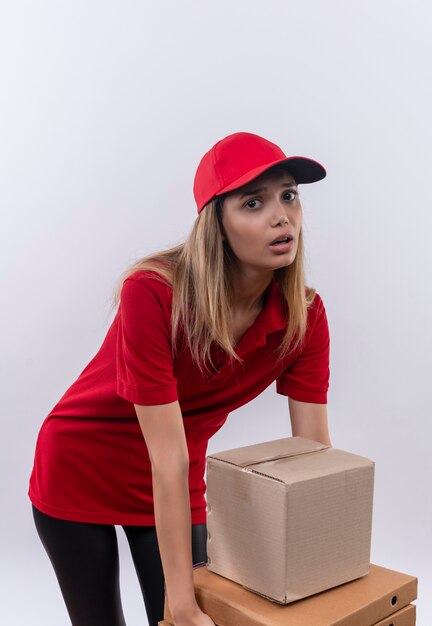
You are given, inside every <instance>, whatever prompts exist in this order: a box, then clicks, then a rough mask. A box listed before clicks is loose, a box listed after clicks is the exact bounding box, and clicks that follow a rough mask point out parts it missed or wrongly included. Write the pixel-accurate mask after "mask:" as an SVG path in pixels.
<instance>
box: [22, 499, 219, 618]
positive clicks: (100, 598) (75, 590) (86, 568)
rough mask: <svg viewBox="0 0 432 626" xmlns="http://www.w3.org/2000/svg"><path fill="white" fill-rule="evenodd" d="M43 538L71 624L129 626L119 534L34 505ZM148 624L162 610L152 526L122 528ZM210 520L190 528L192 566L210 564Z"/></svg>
mask: <svg viewBox="0 0 432 626" xmlns="http://www.w3.org/2000/svg"><path fill="white" fill-rule="evenodd" d="M33 517H34V520H35V524H36V529H37V532H38V534H39V537H40V539H41V541H42V543H43V545H44V547H45V550H46V551H47V553H48V556H49V558H50V560H51V563H52V565H53V567H54V570H55V573H56V576H57V579H58V582H59V584H60V589H61V592H62V594H63V598H64V601H65V603H66V607H67V610H68V612H69V617H70V619H71V622H72V624H73V626H126V622H125V619H124V616H123V609H122V605H121V599H120V587H119V556H118V546H117V534H116V530H115V527H114V526H111V525H108V524H87V523H83V522H68V521H64V520H60V519H57V518H54V517H51V516H49V515H45V513H41V511H39V510H38V509H36V508H35V507H34V506H33ZM123 529H124V531H125V533H126V536H127V539H128V542H129V546H130V549H131V553H132V558H133V562H134V565H135V569H136V572H137V574H138V579H139V582H140V586H141V591H142V594H143V598H144V604H145V608H146V612H147V618H148V622H149V626H157V624H158V621H161V620H162V619H163V612H164V595H165V589H164V575H163V569H162V563H161V559H160V554H159V546H158V542H157V535H156V529H155V527H154V526H123ZM206 546H207V527H206V524H195V525H193V526H192V558H193V563H194V565H195V564H197V563H202V562H204V563H206V562H207V553H206Z"/></svg>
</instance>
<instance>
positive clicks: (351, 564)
mask: <svg viewBox="0 0 432 626" xmlns="http://www.w3.org/2000/svg"><path fill="white" fill-rule="evenodd" d="M373 482H374V463H373V461H370V460H369V459H366V458H364V457H361V456H358V455H355V454H351V453H349V452H344V451H342V450H336V449H335V448H329V447H328V446H325V445H324V444H322V443H318V442H316V441H311V440H309V439H304V438H302V437H288V438H286V439H278V440H276V441H268V442H265V443H260V444H256V445H252V446H246V447H243V448H236V449H234V450H226V451H223V452H218V453H214V454H211V455H209V456H208V457H207V509H208V514H207V530H208V540H207V554H208V569H209V570H210V571H212V572H215V573H217V574H220V575H221V576H225V577H226V578H229V579H230V580H233V581H235V582H237V583H239V584H241V585H243V586H244V587H245V588H246V589H249V590H250V591H254V592H255V593H257V594H260V595H262V596H264V597H266V598H268V599H270V600H273V601H275V602H278V603H280V604H287V603H289V602H293V601H295V600H299V599H301V598H305V597H307V596H310V595H312V594H315V593H318V592H320V591H324V590H325V589H329V588H331V587H335V586H336V585H340V584H342V583H345V582H348V581H350V580H354V579H356V578H359V577H361V576H365V575H366V574H367V573H368V571H369V561H370V546H371V527H372V502H373Z"/></svg>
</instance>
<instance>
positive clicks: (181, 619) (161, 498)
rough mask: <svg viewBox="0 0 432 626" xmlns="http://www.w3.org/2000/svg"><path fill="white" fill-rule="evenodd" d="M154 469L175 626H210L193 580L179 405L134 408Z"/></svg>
mask: <svg viewBox="0 0 432 626" xmlns="http://www.w3.org/2000/svg"><path fill="white" fill-rule="evenodd" d="M135 410H136V413H137V416H138V421H139V423H140V426H141V430H142V433H143V435H144V439H145V442H146V445H147V448H148V451H149V455H150V460H151V464H152V477H153V500H154V511H155V519H156V534H157V538H158V544H159V551H160V555H161V560H162V565H163V570H164V576H165V583H166V591H167V596H168V602H169V607H170V611H171V614H172V616H173V619H174V621H175V624H176V625H177V624H179V625H180V624H188V625H189V624H191V625H195V624H197V625H201V624H203V625H204V624H208V625H211V624H213V622H212V621H211V619H210V618H209V617H208V616H206V615H205V614H204V613H202V612H201V610H200V609H199V607H198V604H197V602H196V600H195V593H194V582H193V575H192V571H193V569H192V537H191V535H192V524H191V512H190V497H189V454H188V449H187V445H186V436H185V432H184V425H183V418H182V414H181V409H180V405H179V403H178V401H177V400H176V401H175V402H170V403H169V404H160V405H152V406H141V405H137V404H136V405H135Z"/></svg>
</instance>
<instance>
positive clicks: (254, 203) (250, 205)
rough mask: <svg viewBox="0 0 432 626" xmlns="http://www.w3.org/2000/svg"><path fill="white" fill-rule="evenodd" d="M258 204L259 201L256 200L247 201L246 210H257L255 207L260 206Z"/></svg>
mask: <svg viewBox="0 0 432 626" xmlns="http://www.w3.org/2000/svg"><path fill="white" fill-rule="evenodd" d="M260 202H261V200H258V198H254V199H253V200H248V201H247V202H246V204H245V206H246V207H247V208H248V209H258V208H259V207H258V206H257V205H258V204H260Z"/></svg>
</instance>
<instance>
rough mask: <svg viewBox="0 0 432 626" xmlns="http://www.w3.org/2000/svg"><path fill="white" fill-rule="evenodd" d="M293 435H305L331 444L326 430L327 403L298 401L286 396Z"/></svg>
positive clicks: (307, 437) (328, 444)
mask: <svg viewBox="0 0 432 626" xmlns="http://www.w3.org/2000/svg"><path fill="white" fill-rule="evenodd" d="M288 407H289V414H290V419H291V430H292V434H293V437H306V439H312V440H313V441H320V442H321V443H324V444H325V445H327V446H331V445H332V443H331V441H330V435H329V431H328V419H327V405H326V404H315V403H314V402H299V401H298V400H293V399H292V398H288Z"/></svg>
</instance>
